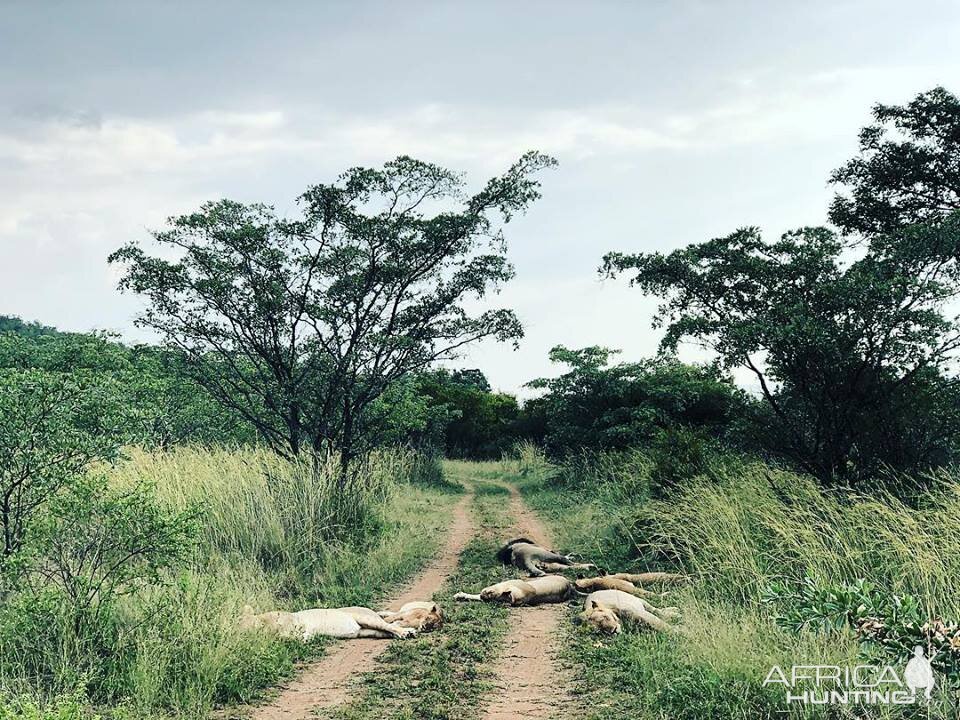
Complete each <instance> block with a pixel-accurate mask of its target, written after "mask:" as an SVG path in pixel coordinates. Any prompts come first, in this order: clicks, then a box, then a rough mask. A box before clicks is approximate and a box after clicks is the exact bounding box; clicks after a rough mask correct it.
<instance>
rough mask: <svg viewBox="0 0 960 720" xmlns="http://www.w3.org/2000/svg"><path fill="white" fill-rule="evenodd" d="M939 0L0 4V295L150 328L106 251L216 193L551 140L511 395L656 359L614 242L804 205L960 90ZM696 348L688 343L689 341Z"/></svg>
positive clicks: (519, 301) (769, 228)
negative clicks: (875, 116)
mask: <svg viewBox="0 0 960 720" xmlns="http://www.w3.org/2000/svg"><path fill="white" fill-rule="evenodd" d="M958 35H960V3H957V2H949V1H944V2H912V3H906V2H882V1H878V0H864V1H856V2H845V1H844V0H830V1H828V2H816V1H807V2H802V3H798V2H776V1H771V0H762V1H758V2H720V1H715V2H680V1H675V0H674V1H670V2H667V1H666V0H664V1H662V2H655V1H652V0H650V1H647V2H641V1H635V2H629V3H628V2H626V1H624V2H596V1H594V2H558V1H557V0H551V1H550V2H546V1H544V2H529V1H527V2H515V1H514V2H491V1H490V0H484V1H483V2H480V1H478V2H471V3H466V2H446V3H441V2H434V3H414V2H351V3H334V2H326V3H324V2H309V3H308V2H304V3H293V2H271V3H268V2H259V3H252V2H251V3H243V2H230V3H227V2H208V3H201V2H192V3H186V2H184V3H174V2H164V3H161V2H150V3H147V2H129V1H127V2H122V3H121V2H116V3H95V2H83V3H80V2H68V3H62V4H60V3H54V2H44V1H43V0H36V1H34V2H26V1H25V2H11V1H2V0H0V314H15V315H20V316H22V317H23V318H25V319H30V320H39V321H41V322H43V323H46V324H50V325H56V326H57V327H60V328H62V329H67V330H90V329H94V328H100V329H110V330H115V331H119V332H121V333H122V334H124V335H125V336H126V337H128V338H130V339H137V338H142V337H143V336H142V335H139V334H138V333H137V331H136V330H135V329H134V328H133V323H132V319H133V316H134V315H135V314H136V312H137V309H138V304H137V301H136V299H135V298H132V297H127V296H121V295H120V294H119V293H118V292H117V291H116V280H117V277H116V271H115V270H111V268H109V267H108V266H107V263H106V256H107V254H108V253H109V252H111V251H112V250H114V249H116V248H117V247H118V246H120V245H122V244H124V243H125V242H127V241H129V240H132V239H142V240H146V239H148V238H149V235H148V230H149V229H155V228H159V227H161V226H162V225H163V221H164V219H165V218H166V217H167V216H169V215H172V214H177V213H181V212H186V211H189V210H192V209H194V208H196V207H197V206H198V205H199V204H200V203H201V202H203V201H205V200H210V199H217V198H221V197H229V198H232V199H236V200H241V201H263V202H267V203H270V204H273V205H275V206H276V208H277V210H278V211H279V212H281V213H292V212H293V211H294V202H293V201H294V198H295V197H296V196H297V195H298V194H299V193H300V192H302V191H303V190H304V189H305V187H306V186H307V185H309V184H313V183H316V182H326V181H331V180H333V179H334V178H335V176H336V175H337V174H338V173H339V172H340V171H342V170H343V169H345V168H347V167H349V166H353V165H360V164H363V165H379V164H381V163H382V162H384V161H386V160H388V159H390V158H392V157H394V156H396V155H398V154H401V153H404V154H410V155H414V156H415V157H419V158H422V159H425V160H430V161H433V162H437V163H440V164H443V165H446V166H448V167H451V168H455V169H461V170H464V171H466V172H467V173H468V179H469V180H471V181H472V183H473V184H474V186H478V185H480V184H481V183H482V182H483V181H484V180H485V179H486V178H487V177H489V176H490V175H492V174H495V173H497V172H500V171H502V170H504V169H505V168H506V167H507V166H508V165H509V164H510V162H511V161H512V160H513V159H515V158H516V157H517V156H518V155H519V154H520V153H521V152H523V151H524V150H527V149H532V148H535V149H539V150H542V151H544V152H547V153H550V154H552V155H554V156H555V157H557V158H558V159H559V161H560V166H559V167H558V168H557V169H555V170H553V171H550V172H549V173H547V174H546V175H545V176H544V178H543V179H544V186H543V194H544V197H543V199H542V200H541V201H540V202H539V203H537V204H536V205H535V206H533V208H532V209H531V210H530V212H529V213H528V214H527V215H526V216H525V217H522V218H520V219H519V220H516V221H515V222H513V223H511V224H510V225H509V226H508V228H507V229H508V234H507V237H508V240H509V243H510V255H511V258H512V259H513V261H514V263H515V265H516V268H517V277H516V279H515V280H514V281H513V282H512V283H511V284H510V285H509V286H508V287H507V288H505V289H504V291H503V292H502V293H501V295H500V296H499V297H497V298H496V301H497V303H498V304H503V305H506V306H511V307H514V308H515V309H516V310H517V311H518V313H519V315H520V317H521V319H522V320H523V321H524V323H525V326H526V332H527V335H526V338H525V339H524V341H523V343H522V345H521V348H520V350H519V351H516V352H514V351H512V350H511V349H510V348H509V347H505V346H497V345H495V344H488V345H485V346H482V347H479V348H477V349H476V350H474V351H472V352H471V353H470V354H469V356H468V357H467V358H465V359H464V360H463V361H462V362H461V363H460V364H461V365H465V366H477V367H480V368H481V369H482V370H483V371H484V372H486V373H487V375H488V376H489V377H490V379H491V381H492V383H493V384H494V386H495V387H497V388H500V389H503V390H508V391H517V390H518V389H519V388H520V386H521V385H522V384H523V383H524V382H526V381H528V380H530V379H531V378H533V377H536V376H538V375H542V374H547V373H549V372H550V371H551V368H550V367H549V363H548V361H547V352H548V350H549V349H550V347H551V346H553V345H555V344H558V343H562V344H565V345H567V346H570V347H582V346H586V345H594V344H600V345H607V346H610V347H615V348H621V349H622V350H623V351H624V352H623V357H624V358H625V359H636V358H639V357H642V356H645V355H649V354H651V353H653V352H654V351H655V349H656V345H657V341H658V335H657V333H656V332H654V331H653V330H651V328H650V319H651V316H652V314H653V312H654V311H655V308H656V302H655V301H654V300H651V299H646V298H643V297H642V296H641V295H640V294H639V292H638V291H636V290H631V289H629V288H627V287H626V283H625V282H623V281H600V280H599V279H598V277H597V273H596V269H597V266H598V265H599V264H600V260H601V256H602V255H603V253H604V252H606V251H608V250H623V251H641V250H667V249H671V248H675V247H679V246H682V245H685V244H688V243H691V242H697V241H702V240H706V239H708V238H711V237H715V236H718V235H721V234H727V233H729V232H731V231H733V230H735V229H736V228H738V227H741V226H744V225H759V226H761V227H762V228H763V229H764V230H765V232H766V233H768V234H769V235H771V236H773V235H776V234H779V233H781V232H783V231H784V230H786V229H789V228H792V227H796V226H801V225H813V224H820V223H823V222H824V220H825V215H826V207H827V203H828V201H829V199H830V197H831V191H830V189H829V188H828V187H827V185H826V179H827V177H828V175H829V172H830V170H831V169H833V168H834V167H836V166H837V165H839V164H840V163H841V162H842V161H843V160H844V159H846V158H847V157H849V156H851V155H852V154H853V153H854V151H855V149H856V137H857V131H858V129H859V128H860V127H861V126H862V125H864V124H865V123H867V122H868V121H869V109H870V106H871V105H872V104H873V103H874V102H876V101H883V102H888V103H897V102H903V101H906V100H908V99H909V98H910V97H911V96H913V95H915V94H916V93H918V92H920V91H923V90H927V89H929V88H931V87H933V86H935V85H938V84H941V85H944V86H946V87H947V88H948V89H951V90H953V91H954V92H957V91H958V90H960V52H958V46H957V37H958ZM689 352H690V354H689V357H694V355H693V352H692V351H689Z"/></svg>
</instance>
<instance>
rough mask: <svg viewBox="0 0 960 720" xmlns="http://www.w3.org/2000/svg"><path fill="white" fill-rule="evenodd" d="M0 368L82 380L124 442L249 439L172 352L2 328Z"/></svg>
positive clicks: (241, 424) (101, 338)
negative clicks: (105, 401)
mask: <svg viewBox="0 0 960 720" xmlns="http://www.w3.org/2000/svg"><path fill="white" fill-rule="evenodd" d="M0 368H5V369H8V370H23V371H27V370H31V371H36V372H46V373H50V374H54V375H56V374H59V375H61V376H71V375H78V376H79V377H82V378H83V379H84V381H85V383H86V384H87V385H88V386H96V387H97V391H98V392H99V393H100V394H101V396H109V397H110V398H111V404H112V405H113V407H114V410H115V414H116V415H117V419H116V422H115V423H114V427H113V428H112V430H113V434H114V435H115V436H116V437H117V438H118V439H119V440H120V441H122V442H125V443H138V444H143V445H151V446H160V447H167V446H170V445H176V444H179V443H184V442H193V443H201V444H210V443H217V442H219V443H226V444H239V443H243V442H250V441H252V440H254V438H255V436H254V433H253V431H252V428H251V427H250V426H249V425H247V424H246V423H244V422H243V421H242V420H241V419H240V418H239V417H238V416H237V415H236V414H235V413H231V412H230V411H228V410H225V409H224V408H223V407H222V406H221V405H220V404H219V403H217V402H215V401H214V399H213V398H212V397H211V396H210V395H209V394H208V393H207V392H206V391H205V390H204V389H203V388H202V387H200V386H199V385H197V384H196V383H195V382H193V381H192V380H191V379H190V378H189V377H188V374H187V373H186V371H185V368H184V358H183V356H182V355H181V354H180V353H177V352H175V351H167V350H161V349H158V348H154V347H151V346H148V345H138V346H134V347H127V346H125V345H123V344H121V343H119V342H117V341H116V340H114V339H112V338H111V337H110V336H107V335H85V334H79V333H57V334H55V335H42V336H39V337H23V336H20V335H14V334H9V333H8V334H5V335H4V334H0Z"/></svg>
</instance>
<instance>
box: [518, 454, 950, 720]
mask: <svg viewBox="0 0 960 720" xmlns="http://www.w3.org/2000/svg"><path fill="white" fill-rule="evenodd" d="M591 462H592V464H591ZM591 462H587V461H585V460H583V459H578V460H577V461H576V462H573V463H571V464H569V465H568V466H566V467H559V468H557V467H550V466H549V465H548V464H546V463H545V462H544V461H543V460H542V458H540V459H537V458H536V457H532V456H528V457H526V458H522V459H521V461H516V466H515V468H514V469H513V472H514V473H517V474H521V475H522V476H523V478H524V479H523V481H522V482H521V489H522V491H523V493H524V497H525V499H526V500H527V502H528V503H529V504H530V506H531V507H533V508H534V509H535V510H536V511H537V512H538V513H540V514H541V516H542V517H543V518H544V519H545V520H546V521H547V522H548V523H549V524H550V525H551V526H552V529H553V531H554V534H555V536H556V537H557V538H558V545H560V546H561V547H562V548H563V549H564V550H565V551H569V550H575V551H577V552H580V553H582V554H583V555H584V557H585V558H586V559H589V560H591V561H594V562H596V563H598V565H600V566H601V567H603V568H605V569H607V570H609V571H616V570H642V569H655V568H656V569H659V568H663V567H673V568H675V569H679V570H682V571H685V572H687V573H690V574H691V575H693V576H694V577H695V578H696V581H695V583H694V584H693V585H691V586H689V587H687V588H684V589H678V590H674V591H672V592H670V593H669V594H668V596H667V597H666V598H665V599H664V600H663V601H662V602H661V604H663V605H666V604H669V605H676V606H679V607H680V608H681V610H682V612H683V617H682V627H683V629H684V634H683V635H678V636H671V637H667V636H662V635H658V634H655V633H652V632H649V631H644V630H641V629H630V630H628V631H627V632H624V633H623V634H622V635H620V636H617V637H614V638H607V637H601V636H598V635H596V634H594V633H592V632H590V631H589V630H587V629H586V628H582V627H578V626H576V625H575V624H574V623H573V622H571V623H570V624H569V625H568V633H569V634H568V638H567V643H566V653H567V656H568V659H569V660H570V662H571V664H572V665H573V667H574V669H575V674H576V682H577V689H578V692H579V693H580V694H581V695H582V697H583V700H584V702H583V703H582V710H581V713H582V717H583V718H585V719H587V720H593V719H596V720H599V719H601V718H623V717H631V718H638V719H640V720H654V719H655V718H656V719H658V720H659V719H661V718H663V719H666V718H670V719H671V720H675V719H678V718H679V719H686V718H691V719H693V718H730V719H737V720H748V719H750V720H753V719H754V718H780V717H818V718H826V717H851V718H852V717H871V718H872V717H914V716H916V717H936V718H945V717H957V716H958V711H957V704H956V698H955V697H954V698H953V699H952V700H951V699H942V700H941V701H940V703H939V704H936V705H935V706H933V707H931V708H930V709H929V713H930V714H929V715H928V714H927V713H928V711H927V709H923V710H922V712H921V709H920V708H915V709H914V708H910V707H908V708H906V709H904V708H895V709H878V708H873V709H871V710H870V711H869V712H866V711H863V712H861V714H859V715H853V714H843V712H840V711H839V710H838V709H837V706H832V707H831V708H826V709H825V708H813V709H807V710H797V709H796V707H797V706H791V708H790V709H789V711H788V710H787V708H786V707H785V705H784V702H783V692H782V689H775V688H773V687H770V686H768V687H766V688H765V687H764V686H763V679H764V678H765V677H766V674H767V673H768V672H769V670H770V668H771V667H772V666H773V665H779V666H781V667H785V668H789V667H790V666H792V665H793V664H812V665H816V664H824V665H840V666H847V665H851V666H852V665H855V664H857V662H858V661H857V657H858V650H859V647H858V643H857V640H856V638H855V637H854V636H853V634H852V633H851V632H850V631H848V630H839V631H809V632H803V633H794V632H792V631H789V630H786V629H783V628H781V627H780V626H778V624H777V623H776V622H775V614H776V608H775V607H771V606H769V605H766V604H764V603H763V602H761V595H762V592H763V589H764V588H765V587H768V586H769V585H770V583H772V582H774V581H777V580H784V579H799V578H802V577H804V576H810V577H815V578H819V579H823V580H829V581H832V582H849V581H852V580H854V579H856V578H859V577H866V578H869V579H871V580H873V581H875V582H877V583H878V585H879V586H881V587H883V588H885V589H886V590H888V591H890V592H897V593H904V592H910V593H914V594H916V595H917V596H918V597H920V598H922V600H923V602H924V604H925V607H926V610H927V611H928V612H929V613H930V616H931V617H933V616H936V615H943V616H946V617H948V618H953V617H957V611H958V609H960V599H958V598H960V596H958V595H957V593H956V582H955V580H956V578H957V577H958V572H960V564H958V563H960V482H958V481H953V480H952V479H950V478H941V480H945V482H944V483H943V484H941V486H940V489H939V490H937V491H935V492H933V493H932V494H930V495H928V496H927V497H926V498H924V499H923V501H922V505H921V506H920V507H919V508H914V507H910V506H907V505H905V504H904V503H902V502H900V501H899V500H897V499H895V498H893V497H891V496H888V495H882V494H878V495H873V496H871V497H860V496H850V495H844V496H840V495H837V494H831V493H825V492H823V491H821V490H820V489H819V488H818V487H817V486H816V485H815V484H814V483H813V482H812V481H810V480H809V479H807V478H803V477H800V476H797V475H793V474H790V473H786V472H783V471H780V470H775V469H772V468H769V467H767V466H764V465H762V464H760V463H749V462H743V461H737V460H735V459H731V458H723V459H720V460H718V462H716V463H715V464H713V465H712V466H711V468H710V471H709V472H708V473H707V474H706V475H704V476H700V477H695V478H686V479H685V480H684V482H683V483H681V487H680V488H678V489H677V490H675V491H674V492H673V493H672V494H670V495H668V496H667V497H666V498H665V499H660V500H650V499H648V493H647V492H646V491H645V486H646V478H645V473H647V472H649V467H650V464H649V462H648V461H647V460H646V459H645V458H644V457H643V455H642V454H641V453H633V454H631V455H629V456H626V457H624V456H621V457H619V458H599V459H594V460H593V461H591ZM574 613H575V610H571V620H572V619H573V617H572V616H573V614H574ZM900 668H901V669H902V665H900ZM918 713H919V714H918Z"/></svg>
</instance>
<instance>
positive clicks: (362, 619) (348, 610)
mask: <svg viewBox="0 0 960 720" xmlns="http://www.w3.org/2000/svg"><path fill="white" fill-rule="evenodd" d="M411 605H415V606H416V607H409V606H411ZM384 612H385V613H387V612H389V611H384ZM388 617H389V618H390V620H389V621H388V620H387V619H385V618H384V617H381V615H380V614H379V613H377V612H374V611H373V610H371V609H370V608H365V607H344V608H313V609H310V610H300V611H299V612H285V611H283V610H274V611H272V612H265V613H260V614H256V613H254V611H253V608H252V607H250V606H249V605H247V606H245V607H244V608H243V612H242V614H241V617H240V627H241V628H243V629H253V628H265V629H267V630H270V631H272V632H276V633H277V634H278V635H280V637H283V638H288V639H291V640H302V641H304V642H307V641H309V640H312V639H313V638H315V637H319V636H324V637H332V638H341V639H353V638H407V637H411V636H413V635H416V633H417V631H418V630H428V629H431V628H434V627H439V624H440V623H441V622H442V616H441V613H440V608H439V607H437V606H436V604H435V603H423V604H420V603H408V604H407V605H405V606H404V607H403V608H400V610H398V611H396V612H389V614H388Z"/></svg>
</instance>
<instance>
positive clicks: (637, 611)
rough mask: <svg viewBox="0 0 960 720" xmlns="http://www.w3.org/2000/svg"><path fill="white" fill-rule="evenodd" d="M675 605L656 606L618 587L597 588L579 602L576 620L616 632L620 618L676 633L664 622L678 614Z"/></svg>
mask: <svg viewBox="0 0 960 720" xmlns="http://www.w3.org/2000/svg"><path fill="white" fill-rule="evenodd" d="M679 614H680V611H679V610H678V609H677V608H662V609H661V608H657V607H654V606H653V605H651V604H650V603H648V602H647V601H646V600H644V599H643V598H639V597H636V596H635V595H631V594H629V593H626V592H623V591H622V590H597V591H596V592H592V593H590V594H589V595H587V597H586V599H585V600H584V601H583V612H582V613H581V614H580V619H581V620H582V621H583V622H585V623H587V624H589V625H591V626H592V627H593V628H594V629H596V630H599V631H600V632H605V633H611V634H613V633H619V632H622V630H623V621H624V620H629V621H633V622H637V623H641V624H643V625H646V626H648V627H651V628H653V629H654V630H659V631H660V632H676V631H677V629H676V628H675V627H673V626H672V625H670V624H669V623H668V622H667V621H668V620H672V619H674V618H676V617H678V616H679Z"/></svg>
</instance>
